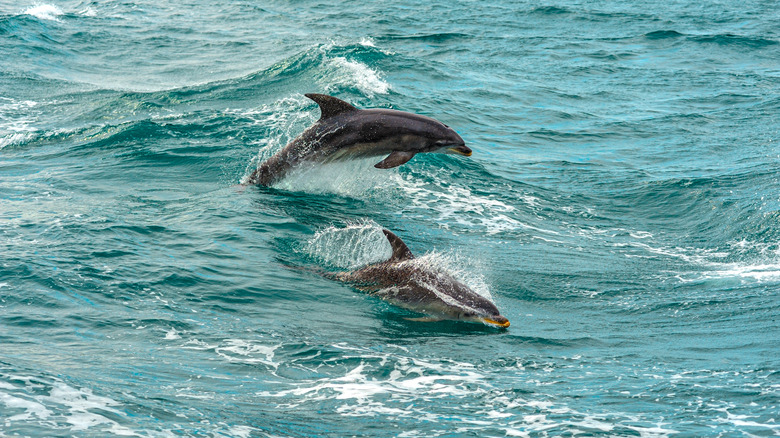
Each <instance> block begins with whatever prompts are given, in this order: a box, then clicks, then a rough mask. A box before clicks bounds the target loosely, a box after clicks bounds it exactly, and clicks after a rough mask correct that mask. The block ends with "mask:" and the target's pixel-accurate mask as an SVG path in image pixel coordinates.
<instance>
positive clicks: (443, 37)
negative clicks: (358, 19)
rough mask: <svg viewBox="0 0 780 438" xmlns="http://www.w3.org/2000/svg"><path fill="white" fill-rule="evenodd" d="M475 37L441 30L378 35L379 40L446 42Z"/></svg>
mask: <svg viewBox="0 0 780 438" xmlns="http://www.w3.org/2000/svg"><path fill="white" fill-rule="evenodd" d="M470 38H473V36H472V35H469V34H465V33H458V32H440V33H424V34H412V35H409V34H385V35H382V36H381V37H377V39H378V40H379V41H383V40H413V41H423V42H427V43H437V44H438V43H445V42H450V41H453V40H463V39H470Z"/></svg>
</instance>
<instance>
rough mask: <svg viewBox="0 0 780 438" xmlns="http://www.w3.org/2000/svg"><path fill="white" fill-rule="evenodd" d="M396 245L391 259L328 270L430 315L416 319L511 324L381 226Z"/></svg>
mask: <svg viewBox="0 0 780 438" xmlns="http://www.w3.org/2000/svg"><path fill="white" fill-rule="evenodd" d="M382 232H383V233H385V236H386V237H387V240H388V241H389V242H390V245H391V246H392V248H393V255H392V256H391V257H390V259H388V260H386V261H384V262H381V263H375V264H372V265H368V266H366V267H363V268H361V269H358V270H356V271H352V272H340V273H332V274H326V276H327V277H329V278H333V279H336V280H339V281H343V282H345V283H348V284H351V285H352V286H354V287H355V288H357V289H360V290H363V291H365V292H369V293H370V294H372V295H374V296H377V297H380V298H382V299H384V300H386V301H388V302H390V303H392V304H395V305H397V306H399V307H403V308H405V309H409V310H412V311H415V312H419V313H425V314H428V315H430V318H419V319H417V320H429V321H430V320H433V321H435V320H441V319H449V320H460V321H471V322H482V323H486V324H490V325H496V326H498V327H509V320H508V319H506V318H505V317H503V316H502V315H501V314H500V313H499V311H498V308H496V305H495V304H493V303H492V302H491V301H490V300H488V299H487V298H485V297H483V296H481V295H479V294H478V293H476V292H474V291H473V290H471V289H470V288H469V287H468V286H466V285H465V284H463V283H461V282H459V281H458V280H455V279H454V278H452V276H450V275H449V274H447V273H445V272H439V271H436V270H433V269H431V268H430V267H427V266H425V265H423V264H421V263H420V262H419V259H415V258H414V256H413V255H412V252H411V251H410V250H409V248H408V247H407V246H406V244H405V243H404V242H403V241H402V240H401V239H400V238H399V237H398V236H396V235H395V234H393V233H392V232H390V231H389V230H385V229H383V230H382Z"/></svg>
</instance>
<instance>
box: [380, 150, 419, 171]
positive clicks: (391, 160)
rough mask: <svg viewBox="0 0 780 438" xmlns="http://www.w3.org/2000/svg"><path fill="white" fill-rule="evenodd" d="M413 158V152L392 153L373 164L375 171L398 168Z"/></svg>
mask: <svg viewBox="0 0 780 438" xmlns="http://www.w3.org/2000/svg"><path fill="white" fill-rule="evenodd" d="M413 156H414V152H403V151H393V152H392V153H391V154H390V155H388V156H387V158H385V159H384V160H382V161H380V162H378V163H376V164H374V167H376V168H377V169H390V168H392V167H398V166H400V165H402V164H404V163H406V162H407V161H409V160H411V159H412V157H413Z"/></svg>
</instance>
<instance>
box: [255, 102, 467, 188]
mask: <svg viewBox="0 0 780 438" xmlns="http://www.w3.org/2000/svg"><path fill="white" fill-rule="evenodd" d="M305 96H306V97H308V98H309V99H311V100H313V101H315V102H316V103H317V105H319V106H320V112H321V116H320V119H319V120H318V121H317V122H316V123H314V125H312V126H311V127H309V128H308V129H307V130H306V131H304V132H303V134H301V135H300V136H298V137H297V138H295V140H293V141H291V142H290V143H289V144H288V145H287V146H285V147H284V148H283V149H282V150H280V151H279V152H277V153H276V154H275V155H274V156H272V157H271V158H269V159H268V160H267V161H265V162H264V163H263V164H261V165H260V167H258V168H257V170H255V171H254V172H253V173H252V175H251V176H250V177H249V179H248V180H247V182H248V183H250V184H260V185H264V186H270V185H272V184H274V183H276V182H277V181H279V180H281V179H282V178H284V176H285V175H287V173H288V172H289V171H290V170H291V169H293V168H294V167H295V166H296V165H298V164H300V163H302V162H306V161H332V160H344V159H350V158H361V157H373V156H383V155H387V157H386V158H385V159H384V160H382V161H380V162H378V163H377V164H375V165H374V167H376V168H379V169H389V168H392V167H397V166H400V165H402V164H404V163H406V162H407V161H409V160H411V159H412V157H414V155H415V154H419V153H423V152H444V153H453V154H460V155H465V156H467V157H468V156H470V155H471V149H469V148H468V147H467V146H466V144H465V143H464V142H463V139H462V138H460V136H459V135H458V134H457V133H456V132H455V131H453V130H452V129H451V128H450V127H449V126H447V125H445V124H444V123H441V122H439V121H437V120H434V119H432V118H430V117H425V116H421V115H417V114H412V113H407V112H403V111H396V110H390V109H379V108H374V109H365V110H361V109H357V108H355V107H354V106H352V105H350V104H349V103H347V102H344V101H343V100H341V99H337V98H335V97H333V96H327V95H325V94H306V95H305Z"/></svg>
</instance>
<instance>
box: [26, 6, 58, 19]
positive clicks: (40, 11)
mask: <svg viewBox="0 0 780 438" xmlns="http://www.w3.org/2000/svg"><path fill="white" fill-rule="evenodd" d="M24 14H25V15H31V16H33V17H35V18H38V19H41V20H52V21H59V17H61V16H62V15H63V12H62V9H60V8H58V7H57V6H55V5H49V4H38V5H35V6H31V7H29V8H27V9H26V10H25V11H24Z"/></svg>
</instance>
